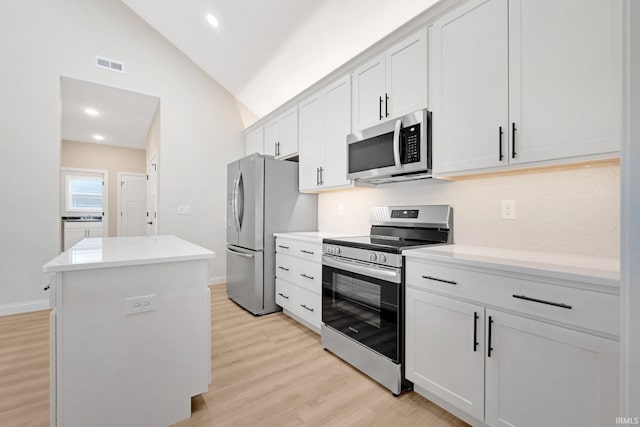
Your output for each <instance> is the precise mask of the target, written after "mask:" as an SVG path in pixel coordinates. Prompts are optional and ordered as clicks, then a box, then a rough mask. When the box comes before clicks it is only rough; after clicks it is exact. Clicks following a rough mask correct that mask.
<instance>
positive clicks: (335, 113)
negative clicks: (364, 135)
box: [298, 75, 353, 191]
mask: <svg viewBox="0 0 640 427" xmlns="http://www.w3.org/2000/svg"><path fill="white" fill-rule="evenodd" d="M298 109H299V114H300V117H299V118H300V120H299V126H300V129H299V130H300V159H299V161H300V175H299V180H300V181H299V183H300V191H321V190H323V189H336V188H342V187H349V186H352V185H353V182H352V181H351V180H349V179H347V142H346V140H347V135H348V134H349V133H350V132H351V78H350V76H349V75H347V76H345V77H343V78H341V79H340V80H338V81H336V82H334V83H332V84H330V85H328V86H327V87H325V88H324V89H323V90H321V91H319V92H318V93H316V94H314V95H312V96H310V97H309V98H307V99H305V100H304V101H302V102H301V103H300V105H299V107H298Z"/></svg>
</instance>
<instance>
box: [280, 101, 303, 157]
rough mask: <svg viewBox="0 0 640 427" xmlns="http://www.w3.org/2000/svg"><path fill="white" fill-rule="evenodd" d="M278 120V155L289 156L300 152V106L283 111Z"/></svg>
mask: <svg viewBox="0 0 640 427" xmlns="http://www.w3.org/2000/svg"><path fill="white" fill-rule="evenodd" d="M278 120H279V124H278V125H279V139H278V144H279V145H278V152H277V153H276V156H278V158H281V157H289V156H291V155H293V154H295V153H297V152H298V107H297V106H296V107H293V108H292V109H290V110H289V111H286V112H284V113H282V115H281V116H280V117H279V119H278Z"/></svg>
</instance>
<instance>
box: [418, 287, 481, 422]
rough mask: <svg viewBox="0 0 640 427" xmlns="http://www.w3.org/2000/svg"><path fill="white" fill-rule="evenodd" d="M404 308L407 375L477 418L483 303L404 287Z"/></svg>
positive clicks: (479, 416) (479, 393)
mask: <svg viewBox="0 0 640 427" xmlns="http://www.w3.org/2000/svg"><path fill="white" fill-rule="evenodd" d="M406 310H407V311H406V343H407V344H406V376H407V379H409V380H410V381H413V383H414V384H417V385H419V386H421V387H423V388H424V389H425V390H429V391H430V392H432V393H433V394H435V395H436V396H438V397H440V398H441V399H443V400H445V401H447V402H449V403H451V404H452V405H455V406H457V407H459V408H461V409H463V410H464V411H466V412H468V413H469V414H471V415H473V416H474V417H476V418H477V419H479V420H481V419H483V417H484V349H485V346H484V310H485V309H484V307H481V306H478V305H474V304H469V303H466V302H462V301H457V300H455V299H453V298H447V297H442V296H439V295H435V294H432V293H429V292H425V291H423V290H419V289H416V288H413V287H410V286H407V293H406ZM429 325H430V326H429Z"/></svg>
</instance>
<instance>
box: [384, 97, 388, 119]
mask: <svg viewBox="0 0 640 427" xmlns="http://www.w3.org/2000/svg"><path fill="white" fill-rule="evenodd" d="M384 116H385V117H389V94H388V93H386V92H385V94H384Z"/></svg>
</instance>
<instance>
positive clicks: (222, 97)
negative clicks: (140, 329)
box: [0, 0, 244, 314]
mask: <svg viewBox="0 0 640 427" xmlns="http://www.w3.org/2000/svg"><path fill="white" fill-rule="evenodd" d="M0 51H1V52H2V66H1V67H0V189H1V190H0V194H2V199H1V200H2V201H1V202H0V203H1V205H0V212H2V217H1V218H0V314H3V313H9V312H15V311H21V310H24V309H34V308H43V307H46V305H47V304H46V302H45V301H44V300H45V299H46V298H48V295H47V293H46V292H44V291H43V287H44V286H45V285H46V283H47V278H46V277H45V276H44V275H43V274H42V273H41V271H42V265H43V264H44V263H45V262H47V261H48V260H49V259H51V258H52V257H54V256H56V255H57V253H58V250H57V249H58V248H59V247H60V244H59V238H60V237H59V228H60V223H59V217H58V207H59V191H58V185H59V184H58V183H59V179H58V177H59V173H60V171H59V168H60V76H67V77H72V78H77V79H82V80H87V81H91V82H94V83H98V84H103V85H108V86H113V87H117V88H121V89H126V90H130V91H134V92H139V93H143V94H148V95H153V96H157V97H159V98H160V99H161V105H162V118H161V124H160V131H161V135H162V143H161V144H160V159H161V164H160V165H159V173H160V182H161V186H160V189H159V191H160V193H159V203H160V205H159V212H160V215H161V217H162V221H161V222H160V229H159V233H160V234H175V235H177V236H179V237H182V238H185V239H187V240H190V241H192V242H194V243H196V244H200V245H202V246H205V247H207V248H210V249H213V250H215V251H216V253H217V254H218V258H217V259H215V260H214V261H213V262H212V264H211V271H210V273H211V275H212V276H217V277H221V276H224V274H225V267H224V240H225V232H224V225H225V197H226V194H225V193H226V187H225V179H226V178H225V177H226V164H227V163H228V162H229V161H231V160H233V159H235V158H237V157H240V156H241V155H242V154H243V153H244V144H243V137H242V134H241V131H242V129H243V123H242V119H241V116H240V114H239V112H238V107H237V104H236V101H235V99H234V98H233V97H232V96H231V95H230V94H229V93H228V92H227V91H226V90H224V89H223V88H222V87H221V86H220V85H218V84H217V83H216V82H215V81H213V80H212V79H210V78H209V77H208V76H207V75H206V74H204V73H203V72H202V71H201V70H200V69H199V68H197V67H196V66H195V65H193V63H191V62H190V61H189V60H188V59H187V58H186V57H185V56H184V55H182V54H181V53H180V52H179V51H177V50H176V49H175V48H174V47H173V46H172V45H171V44H169V43H168V42H167V41H166V40H165V39H164V38H162V37H161V36H160V35H159V34H158V33H156V32H155V31H154V30H153V29H151V28H150V27H149V26H148V25H147V24H146V23H144V21H142V20H141V19H140V18H138V17H137V16H136V15H135V14H134V13H133V12H131V11H130V10H129V9H128V8H127V7H126V6H124V5H123V4H122V3H121V2H119V1H114V0H95V1H85V0H51V1H38V0H24V1H17V2H9V1H3V2H0ZM97 54H98V55H102V56H105V57H107V58H111V59H115V60H119V61H122V62H124V64H125V67H126V73H125V74H121V73H117V72H112V71H108V70H102V69H98V68H96V67H95V66H94V61H95V56H96V55H97ZM179 204H180V205H191V206H192V207H193V208H192V211H193V215H191V216H178V215H176V206H177V205H179ZM30 303H32V304H31V305H29V304H30ZM24 304H27V305H26V306H25V305H24Z"/></svg>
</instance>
